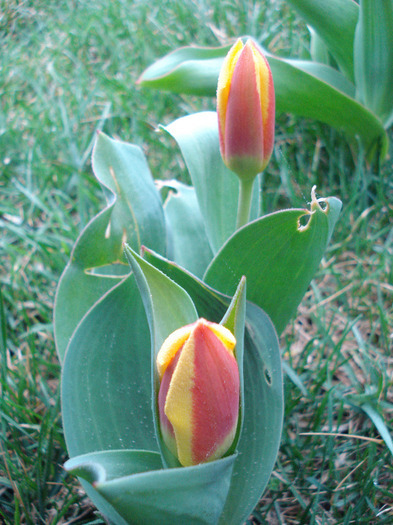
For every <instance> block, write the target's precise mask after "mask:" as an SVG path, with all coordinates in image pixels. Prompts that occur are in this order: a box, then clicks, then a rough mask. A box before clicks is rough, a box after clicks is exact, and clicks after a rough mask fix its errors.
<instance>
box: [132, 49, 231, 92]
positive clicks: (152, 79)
mask: <svg viewBox="0 0 393 525" xmlns="http://www.w3.org/2000/svg"><path fill="white" fill-rule="evenodd" d="M230 48H231V45H227V46H223V47H210V48H209V47H197V46H192V47H181V48H179V49H176V50H175V51H173V52H172V53H169V54H168V55H166V56H165V57H163V58H161V59H160V60H157V62H155V63H154V64H152V65H151V66H150V67H149V68H148V69H146V70H145V71H144V72H143V74H142V75H141V77H140V78H139V80H138V83H139V84H141V85H142V86H149V87H152V88H158V89H164V90H167V91H172V92H173V93H184V94H190V95H200V96H206V95H207V96H213V95H215V92H216V89H217V79H218V72H219V71H220V69H221V66H222V63H223V60H224V57H225V55H226V54H227V53H228V51H229V50H230ZM201 63H203V67H201Z"/></svg>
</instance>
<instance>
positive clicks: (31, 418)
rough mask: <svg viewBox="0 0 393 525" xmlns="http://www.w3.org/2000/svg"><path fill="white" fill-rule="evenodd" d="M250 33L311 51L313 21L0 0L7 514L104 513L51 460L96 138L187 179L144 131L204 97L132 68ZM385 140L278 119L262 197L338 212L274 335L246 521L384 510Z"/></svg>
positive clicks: (99, 198) (132, 2) (218, 6)
mask: <svg viewBox="0 0 393 525" xmlns="http://www.w3.org/2000/svg"><path fill="white" fill-rule="evenodd" d="M266 4H267V5H266ZM245 34H248V35H252V36H254V37H255V38H256V39H257V40H258V41H259V42H261V43H263V45H264V46H265V47H267V48H268V49H269V50H270V51H272V52H274V53H276V54H278V55H281V56H288V55H291V56H296V57H303V58H304V57H307V49H308V38H309V36H308V31H307V28H306V27H305V25H304V24H303V23H302V22H301V21H300V19H298V18H297V16H296V15H295V14H294V12H293V11H292V10H291V9H290V8H289V7H288V6H287V5H286V4H285V2H284V1H283V0H282V1H281V0H276V1H274V2H263V1H259V2H256V1H252V0H227V1H226V2H221V1H218V0H212V1H210V2H203V1H202V2H196V1H194V0H183V1H182V2H178V1H175V0H163V1H162V2H156V3H146V2H142V1H140V0H127V1H126V0H118V1H116V2H113V1H110V0H97V1H96V2H94V3H90V2H78V1H77V0H59V1H58V2H50V1H47V0H30V1H29V0H0V38H1V49H2V54H1V62H0V94H1V106H0V166H1V172H0V173H1V175H0V232H1V234H0V250H1V260H2V264H1V267H0V299H1V301H0V312H1V316H0V319H1V325H0V351H1V353H0V359H1V370H0V392H1V397H0V425H1V427H0V522H4V523H5V524H7V525H10V524H53V525H54V524H57V523H59V524H60V523H62V524H66V523H78V524H82V523H90V524H92V523H97V524H98V523H104V521H103V519H102V518H101V517H100V515H99V514H98V513H97V511H96V510H95V508H94V507H93V506H92V505H91V504H90V502H89V500H88V499H87V498H86V497H85V495H84V493H83V491H82V489H81V488H80V486H79V483H78V482H77V480H75V479H74V478H72V477H71V476H69V475H67V473H66V472H65V471H64V470H63V468H62V465H63V463H64V462H65V460H66V459H67V452H66V448H65V443H64V437H63V432H62V426H61V415H60V396H59V391H60V390H59V376H60V365H59V362H58V358H57V355H56V350H55V345H54V338H53V320H52V316H53V303H54V298H55V291H56V286H57V282H58V280H59V277H60V275H61V272H62V271H63V269H64V266H65V264H66V263H67V261H68V259H69V256H70V252H71V248H72V245H73V243H74V241H75V239H76V238H77V236H78V234H79V233H80V231H81V230H82V228H83V227H84V226H85V225H86V223H87V221H88V220H89V219H90V218H91V217H92V216H93V215H94V214H95V213H97V212H98V211H99V210H100V209H101V207H102V204H103V202H104V199H103V195H102V192H101V190H100V188H99V186H98V184H97V182H96V180H95V178H94V177H93V175H92V170H91V162H90V157H91V150H92V146H93V144H94V140H95V135H96V132H97V131H98V130H104V131H105V132H106V133H107V134H108V135H110V136H112V137H116V138H120V139H122V140H124V141H127V142H132V143H135V144H138V145H140V146H141V147H142V148H143V150H144V152H145V154H146V155H147V157H148V160H149V165H150V169H151V171H152V173H153V175H154V176H155V177H157V178H168V179H169V178H179V179H181V180H183V181H185V182H187V181H188V179H187V174H186V172H185V167H184V164H183V161H182V160H181V157H180V154H179V153H176V154H174V151H175V145H174V143H173V142H172V141H170V139H169V138H168V137H165V136H163V135H160V134H158V133H156V131H155V129H156V126H157V125H158V124H159V123H169V122H171V121H172V120H173V119H174V118H176V117H179V116H182V115H185V114H188V113H191V112H194V111H198V110H201V109H214V101H212V100H211V99H207V98H206V99H203V98H195V97H191V96H180V95H171V94H168V93H163V92H158V91H151V90H148V89H141V88H139V87H136V86H135V82H136V80H137V78H138V77H139V75H140V74H141V73H142V71H143V70H144V69H145V68H146V67H147V66H148V65H150V64H151V63H152V62H153V61H154V60H155V59H157V58H158V57H160V56H163V55H165V54H166V53H168V52H169V51H171V50H173V49H175V48H176V47H179V46H181V45H188V44H191V43H195V44H200V45H212V46H213V45H218V44H220V43H224V42H227V41H228V40H229V39H233V38H234V37H236V36H239V35H245ZM390 139H391V142H393V134H392V133H391V132H390ZM392 153H393V150H392V147H391V148H390V156H388V159H387V161H386V162H385V164H384V165H382V166H375V165H367V164H366V163H365V162H364V160H363V157H362V152H361V150H360V149H359V148H358V147H357V145H356V144H355V143H353V142H351V143H348V142H347V140H346V137H345V136H344V135H342V134H340V133H339V132H337V131H334V130H332V129H330V128H328V127H326V126H324V125H322V124H319V123H316V122H312V121H310V120H305V119H299V118H295V117H294V116H291V115H281V116H280V117H278V119H277V124H276V146H275V152H274V154H273V159H272V162H271V163H270V165H269V167H268V169H267V172H266V174H265V178H264V182H263V184H264V206H265V210H264V211H265V212H268V211H270V210H274V209H277V207H278V208H281V209H284V208H287V207H290V206H295V207H307V206H308V202H309V200H310V191H311V187H312V186H313V185H314V184H316V185H317V191H318V195H320V196H323V197H327V196H330V195H334V196H337V197H339V198H340V199H341V200H342V202H343V211H342V214H341V216H340V219H339V222H338V226H337V228H336V230H335V232H334V235H333V238H332V241H331V243H330V246H329V248H328V250H327V252H326V253H325V257H324V259H323V261H322V264H321V266H320V268H319V271H318V273H317V275H316V276H315V279H314V280H313V282H312V284H311V287H310V288H309V290H308V292H307V294H306V296H305V297H304V299H303V301H302V303H301V306H300V307H299V309H298V313H297V316H296V318H295V319H293V320H292V322H291V324H290V325H289V326H288V327H287V329H286V331H285V332H284V334H283V336H282V338H281V341H280V343H281V348H282V357H283V367H284V372H285V421H284V432H283V438H282V444H281V449H280V453H279V457H278V460H277V463H276V467H275V470H274V472H273V475H272V477H271V480H270V484H269V486H268V489H267V490H266V492H265V493H264V495H263V497H262V499H261V501H260V503H259V505H258V507H257V508H256V509H255V510H254V512H253V515H252V516H250V519H249V523H254V524H259V523H267V524H269V525H270V524H276V523H277V524H301V523H304V524H308V523H310V524H311V523H312V524H313V523H315V524H318V525H319V524H321V525H322V524H335V523H345V524H350V523H354V524H362V523H364V524H366V523H367V524H368V523H387V524H388V523H392V522H393V469H392V454H393V443H392V439H391V432H392V430H393V388H392V381H393V375H392V374H393V354H392V348H393V306H392V305H393V270H392V266H393V265H392V261H393V226H392V224H393V170H392V167H391V165H392V162H391V159H392Z"/></svg>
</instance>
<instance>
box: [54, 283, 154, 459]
mask: <svg viewBox="0 0 393 525" xmlns="http://www.w3.org/2000/svg"><path fill="white" fill-rule="evenodd" d="M150 362H151V358H150V337H149V328H148V324H147V321H146V315H145V311H144V307H143V303H142V300H141V297H140V294H139V290H138V287H137V285H136V282H135V278H134V277H133V276H130V277H128V278H126V279H125V280H123V281H122V282H120V283H119V284H118V285H117V286H115V287H114V288H113V289H112V290H111V291H109V292H108V293H107V294H106V295H104V296H103V297H102V298H101V299H100V301H98V302H97V303H96V304H95V305H94V306H93V307H92V308H91V309H90V310H89V312H88V313H87V314H86V316H85V317H84V318H83V319H82V321H81V322H80V324H79V325H78V328H77V329H76V330H75V332H74V334H73V336H72V339H71V341H70V344H69V346H68V348H67V352H66V356H65V359H64V366H63V370H62V391H61V397H62V414H63V427H64V433H65V437H66V442H67V449H68V452H69V455H70V456H71V457H73V456H76V455H80V454H86V453H89V452H93V451H97V450H106V449H113V448H116V449H122V448H136V449H143V448H148V449H149V450H152V451H158V446H157V441H156V438H155V432H154V426H153V414H152V407H151V399H152V389H151V377H150Z"/></svg>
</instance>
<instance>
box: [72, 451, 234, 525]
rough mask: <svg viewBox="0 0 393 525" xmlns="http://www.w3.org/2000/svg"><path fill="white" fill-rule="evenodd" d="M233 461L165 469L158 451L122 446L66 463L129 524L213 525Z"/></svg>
mask: <svg viewBox="0 0 393 525" xmlns="http://www.w3.org/2000/svg"><path fill="white" fill-rule="evenodd" d="M235 460H236V455H232V456H229V457H227V458H224V459H221V460H218V461H214V462H211V463H205V464H203V465H198V466H196V467H187V468H177V469H169V470H162V469H160V463H161V459H160V455H159V454H156V453H154V452H147V451H139V450H138V451H136V450H123V451H106V452H100V453H93V454H88V455H85V456H81V457H77V458H74V459H72V460H71V461H69V462H67V463H66V465H65V467H66V468H67V470H72V471H73V473H75V474H77V475H78V476H82V477H84V478H85V479H86V480H87V481H88V482H89V483H91V484H92V485H93V487H94V489H93V488H92V490H94V491H95V492H97V493H98V494H99V495H101V496H102V497H103V498H104V499H105V500H106V501H107V502H108V503H109V504H111V505H112V506H113V507H114V508H115V509H116V511H117V512H118V513H119V515H120V516H121V517H122V518H123V519H124V520H125V522H126V523H129V524H131V523H132V524H140V525H144V524H146V523H160V524H163V525H182V524H183V523H185V520H186V521H187V524H188V523H190V524H195V525H208V524H209V525H215V524H216V523H217V522H218V519H219V517H220V515H221V513H222V509H223V507H224V504H225V501H226V498H227V495H228V490H229V485H230V480H231V475H232V469H233V464H234V461H235ZM148 470H149V471H148ZM127 471H128V474H127ZM135 474H136V475H135ZM92 490H91V491H92ZM91 491H90V492H91Z"/></svg>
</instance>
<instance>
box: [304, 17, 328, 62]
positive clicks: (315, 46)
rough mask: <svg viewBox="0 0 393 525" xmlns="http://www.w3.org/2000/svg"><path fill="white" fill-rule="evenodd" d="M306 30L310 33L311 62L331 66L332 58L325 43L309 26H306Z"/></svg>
mask: <svg viewBox="0 0 393 525" xmlns="http://www.w3.org/2000/svg"><path fill="white" fill-rule="evenodd" d="M308 30H309V31H310V55H311V58H312V60H313V61H314V62H319V63H320V64H327V65H331V61H332V60H331V59H332V56H331V54H330V53H329V50H328V48H327V47H326V44H325V42H324V41H323V40H322V38H321V37H320V36H319V35H318V33H317V32H316V31H314V29H313V28H312V27H311V26H308Z"/></svg>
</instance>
